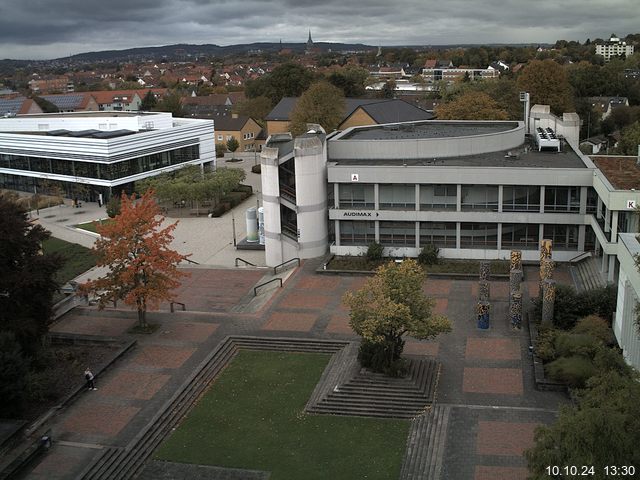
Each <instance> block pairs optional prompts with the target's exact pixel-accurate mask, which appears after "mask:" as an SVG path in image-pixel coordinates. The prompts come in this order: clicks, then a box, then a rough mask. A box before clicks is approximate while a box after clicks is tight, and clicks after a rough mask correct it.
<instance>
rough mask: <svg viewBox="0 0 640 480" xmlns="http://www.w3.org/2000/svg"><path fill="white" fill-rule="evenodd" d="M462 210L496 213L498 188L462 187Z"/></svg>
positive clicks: (487, 186) (492, 186)
mask: <svg viewBox="0 0 640 480" xmlns="http://www.w3.org/2000/svg"><path fill="white" fill-rule="evenodd" d="M462 210H485V211H487V210H488V211H493V212H496V211H498V186H497V185H463V186H462Z"/></svg>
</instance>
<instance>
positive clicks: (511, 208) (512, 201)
mask: <svg viewBox="0 0 640 480" xmlns="http://www.w3.org/2000/svg"><path fill="white" fill-rule="evenodd" d="M502 211H503V212H539V211H540V187H535V186H510V185H505V186H504V187H503V189H502Z"/></svg>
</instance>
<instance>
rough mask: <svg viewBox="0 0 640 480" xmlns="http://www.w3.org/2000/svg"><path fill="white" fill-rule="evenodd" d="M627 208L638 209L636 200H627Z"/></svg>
mask: <svg viewBox="0 0 640 480" xmlns="http://www.w3.org/2000/svg"><path fill="white" fill-rule="evenodd" d="M627 208H629V209H631V208H636V201H635V200H627Z"/></svg>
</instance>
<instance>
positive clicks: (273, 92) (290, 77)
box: [245, 63, 315, 105]
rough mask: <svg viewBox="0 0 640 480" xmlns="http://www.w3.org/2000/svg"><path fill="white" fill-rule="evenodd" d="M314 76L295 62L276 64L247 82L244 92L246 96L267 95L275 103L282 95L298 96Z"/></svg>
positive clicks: (307, 86)
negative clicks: (268, 71)
mask: <svg viewBox="0 0 640 480" xmlns="http://www.w3.org/2000/svg"><path fill="white" fill-rule="evenodd" d="M314 78H315V75H314V73H313V72H312V71H311V70H309V69H307V68H306V67H304V66H302V65H298V64H297V63H284V64H282V65H278V66H277V67H276V68H274V69H273V71H272V72H271V73H269V74H267V75H263V76H262V77H260V78H258V79H256V80H251V81H248V82H247V86H246V89H245V93H246V95H247V97H248V98H256V97H259V96H263V97H267V98H269V99H270V100H271V104H272V105H275V104H276V103H278V102H279V101H280V100H281V99H282V98H283V97H299V96H300V95H302V93H303V92H304V91H305V90H306V89H307V88H309V85H311V83H312V82H313V80H314Z"/></svg>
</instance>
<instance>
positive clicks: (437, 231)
mask: <svg viewBox="0 0 640 480" xmlns="http://www.w3.org/2000/svg"><path fill="white" fill-rule="evenodd" d="M425 245H435V246H436V247H438V248H446V247H449V248H455V247H456V224H455V222H442V223H438V222H420V247H424V246H425Z"/></svg>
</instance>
